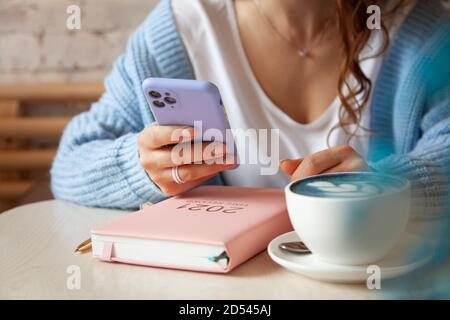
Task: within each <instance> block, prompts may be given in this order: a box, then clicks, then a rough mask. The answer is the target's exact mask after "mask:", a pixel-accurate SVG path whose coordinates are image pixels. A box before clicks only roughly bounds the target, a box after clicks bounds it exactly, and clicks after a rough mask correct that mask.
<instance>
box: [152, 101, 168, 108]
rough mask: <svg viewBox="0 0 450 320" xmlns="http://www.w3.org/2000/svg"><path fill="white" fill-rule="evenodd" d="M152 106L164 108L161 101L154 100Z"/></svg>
mask: <svg viewBox="0 0 450 320" xmlns="http://www.w3.org/2000/svg"><path fill="white" fill-rule="evenodd" d="M153 105H154V106H156V107H158V108H162V107H164V106H165V105H166V104H165V103H164V102H162V101H159V100H155V101H153Z"/></svg>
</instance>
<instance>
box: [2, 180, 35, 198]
mask: <svg viewBox="0 0 450 320" xmlns="http://www.w3.org/2000/svg"><path fill="white" fill-rule="evenodd" d="M32 187H33V181H31V180H25V181H4V182H2V183H0V200H18V199H20V198H22V197H23V196H24V195H25V194H26V193H27V192H28V191H29V190H30V189H31V188H32Z"/></svg>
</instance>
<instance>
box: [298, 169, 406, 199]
mask: <svg viewBox="0 0 450 320" xmlns="http://www.w3.org/2000/svg"><path fill="white" fill-rule="evenodd" d="M401 186H402V183H401V182H400V181H397V180H395V179H392V178H391V177H386V176H383V175H378V174H371V173H358V174H354V173H353V174H347V173H341V174H332V175H322V176H316V177H311V178H308V179H304V180H301V181H298V182H297V183H295V184H293V185H292V187H291V189H292V191H293V192H295V193H298V194H302V195H308V196H316V197H331V198H352V197H368V196H376V195H380V194H382V193H385V192H390V191H394V190H396V189H398V188H400V187H401Z"/></svg>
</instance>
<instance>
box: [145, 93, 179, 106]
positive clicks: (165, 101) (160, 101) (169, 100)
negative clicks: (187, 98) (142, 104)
mask: <svg viewBox="0 0 450 320" xmlns="http://www.w3.org/2000/svg"><path fill="white" fill-rule="evenodd" d="M148 94H149V95H150V97H152V98H154V99H155V100H153V102H152V103H153V105H154V106H155V107H158V108H163V107H165V106H166V105H171V107H172V108H173V105H174V104H175V103H176V102H177V99H175V98H174V97H172V96H171V95H170V93H169V92H165V93H164V98H163V97H162V96H163V95H162V94H161V93H160V92H159V91H156V90H151V91H150V92H149V93H148Z"/></svg>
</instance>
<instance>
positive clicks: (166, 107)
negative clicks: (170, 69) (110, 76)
mask: <svg viewBox="0 0 450 320" xmlns="http://www.w3.org/2000/svg"><path fill="white" fill-rule="evenodd" d="M142 88H143V90H144V95H145V98H146V99H147V102H148V104H149V106H150V109H151V111H152V113H153V116H154V117H155V120H156V121H157V122H158V124H160V125H188V126H194V122H195V121H201V129H202V130H201V131H202V134H205V131H207V130H208V129H216V131H217V130H219V131H220V132H221V136H222V137H216V136H215V137H214V140H215V141H220V142H229V141H225V140H226V137H227V136H226V133H227V129H230V125H229V123H228V120H227V116H226V113H225V109H224V107H223V104H222V99H221V97H220V93H219V90H218V88H217V87H216V86H215V85H214V84H212V83H210V82H208V81H200V80H184V79H166V78H148V79H146V80H144V82H143V83H142ZM161 102H162V104H161ZM209 131H210V132H212V131H211V130H209ZM202 138H203V139H202ZM196 140H197V141H198V140H204V141H208V140H213V139H208V137H207V136H206V137H205V136H203V137H196ZM233 144H234V142H233Z"/></svg>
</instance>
